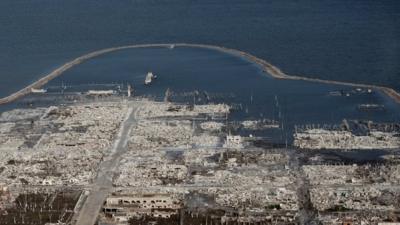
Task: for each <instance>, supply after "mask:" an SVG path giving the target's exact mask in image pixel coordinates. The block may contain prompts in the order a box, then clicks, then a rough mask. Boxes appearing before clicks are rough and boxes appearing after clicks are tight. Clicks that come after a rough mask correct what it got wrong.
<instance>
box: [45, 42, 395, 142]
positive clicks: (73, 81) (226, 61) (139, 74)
mask: <svg viewBox="0 0 400 225" xmlns="http://www.w3.org/2000/svg"><path fill="white" fill-rule="evenodd" d="M148 71H153V72H154V74H156V75H157V76H158V78H157V79H156V80H155V81H154V82H153V83H152V84H151V85H150V86H146V85H144V79H145V76H146V74H147V72H148ZM93 81H95V82H96V83H97V84H110V83H118V84H121V85H127V84H128V83H129V84H131V85H133V87H134V93H135V95H138V96H143V95H146V96H149V95H151V96H154V97H156V98H157V99H163V97H164V95H165V92H166V90H167V89H168V88H169V89H170V91H172V92H173V93H175V94H176V96H179V95H180V94H182V93H185V92H191V91H194V90H197V91H198V92H199V93H200V94H199V97H197V98H196V103H204V102H205V101H206V98H205V97H204V96H202V93H204V92H207V93H208V94H209V96H211V99H210V101H211V102H223V103H228V104H230V105H241V106H242V107H241V109H240V110H236V111H234V112H233V113H232V115H231V116H230V117H231V119H232V120H244V119H271V120H277V121H279V122H280V124H281V125H282V126H283V127H284V128H285V132H287V136H288V137H291V136H292V134H291V132H292V131H293V129H294V127H295V125H304V124H320V125H323V124H340V123H341V121H342V120H343V119H347V120H372V121H375V122H400V105H399V104H396V103H394V102H393V100H391V99H390V98H388V97H387V96H386V95H383V94H382V93H380V92H378V91H377V90H373V91H372V93H367V92H357V91H356V90H355V89H354V88H352V87H346V86H341V85H328V84H319V83H310V82H305V81H293V80H277V79H274V78H272V77H271V76H270V75H269V74H266V73H265V72H263V70H262V68H260V67H259V66H258V65H256V64H254V63H252V62H250V61H247V60H245V59H243V58H241V57H238V56H235V55H231V54H227V53H223V52H220V51H217V50H210V49H203V48H191V47H175V48H174V49H169V48H161V47H160V48H158V47H157V48H156V47H153V48H143V49H128V50H121V51H117V52H113V53H109V54H106V55H102V56H100V57H97V58H94V59H91V60H89V61H87V62H85V63H82V64H80V65H78V66H76V67H74V68H72V69H71V70H69V71H67V72H66V73H65V74H63V75H62V76H60V77H58V78H56V79H54V80H53V81H51V82H50V83H49V84H47V85H46V87H45V88H47V89H48V90H49V91H50V92H54V91H57V90H58V91H59V90H60V88H58V89H57V86H58V87H60V86H61V85H65V86H67V89H66V92H71V91H80V92H86V91H87V90H90V89H95V88H96V86H93V83H94V82H93ZM100 89H104V87H103V88H100ZM334 91H344V92H346V93H349V94H350V96H347V97H346V96H333V95H331V94H330V93H331V92H334ZM364 91H365V90H364ZM174 96H175V95H174ZM215 96H217V97H215ZM218 96H222V97H218ZM176 99H179V97H177V98H176ZM180 101H185V102H187V103H193V101H194V100H193V98H192V97H189V98H181V100H180ZM200 101H201V102H200ZM366 103H369V104H379V105H384V107H385V110H383V111H368V112H366V111H360V110H359V109H358V105H359V104H366ZM271 132H274V131H271ZM274 134H276V135H278V136H279V135H281V136H280V137H282V133H279V132H277V133H276V132H275V133H274ZM268 135H271V134H268ZM285 135H286V134H285Z"/></svg>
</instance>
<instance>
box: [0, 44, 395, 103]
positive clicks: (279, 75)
mask: <svg viewBox="0 0 400 225" xmlns="http://www.w3.org/2000/svg"><path fill="white" fill-rule="evenodd" d="M171 46H175V47H195V48H207V49H213V50H217V51H222V52H225V53H229V54H233V55H236V56H240V57H243V58H245V59H247V60H249V61H251V62H254V63H256V64H257V65H259V66H261V67H262V68H263V70H264V71H265V72H267V73H268V74H270V75H271V76H272V77H274V78H276V79H288V80H303V81H308V82H318V83H326V84H337V85H345V86H352V87H363V88H371V89H378V90H380V91H382V92H383V93H385V94H386V95H388V96H389V97H390V98H392V99H393V100H394V101H395V102H397V103H398V104H400V94H399V93H398V92H396V91H395V90H394V89H392V88H389V87H382V86H376V85H368V84H358V83H351V82H343V81H333V80H323V79H317V78H309V77H303V76H295V75H288V74H285V73H284V72H283V71H281V70H280V69H279V68H277V67H276V66H274V65H272V64H271V63H269V62H267V61H265V60H263V59H260V58H258V57H256V56H254V55H252V54H250V53H247V52H244V51H240V50H236V49H230V48H225V47H222V46H214V45H204V44H187V43H176V44H140V45H126V46H118V47H112V48H107V49H102V50H98V51H94V52H90V53H88V54H85V55H82V56H80V57H78V58H76V59H74V60H72V61H70V62H67V63H65V64H64V65H62V66H61V67H59V68H57V69H55V70H53V71H52V72H50V73H49V74H47V75H45V76H43V77H42V78H40V79H39V80H37V81H36V82H34V83H32V84H30V85H28V86H26V87H25V88H23V89H21V90H19V91H17V92H15V93H13V94H11V95H9V96H6V97H4V98H1V99H0V104H6V103H10V102H12V101H15V100H17V99H18V98H21V97H23V96H25V95H27V94H29V93H31V91H32V89H38V88H41V87H42V86H43V85H45V84H46V83H47V82H49V81H50V80H52V79H54V78H56V77H58V76H60V75H62V74H63V73H64V72H65V71H67V70H69V69H71V68H72V67H74V66H76V65H79V64H81V63H83V62H85V61H87V60H89V59H92V58H95V57H97V56H100V55H103V54H107V53H110V52H114V51H119V50H124V49H131V48H148V47H167V48H169V47H171Z"/></svg>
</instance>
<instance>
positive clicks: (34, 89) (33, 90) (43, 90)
mask: <svg viewBox="0 0 400 225" xmlns="http://www.w3.org/2000/svg"><path fill="white" fill-rule="evenodd" d="M31 92H32V93H46V92H47V90H46V89H36V88H31Z"/></svg>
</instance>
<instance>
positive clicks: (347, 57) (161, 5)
mask: <svg viewBox="0 0 400 225" xmlns="http://www.w3.org/2000/svg"><path fill="white" fill-rule="evenodd" d="M399 21H400V2H399V1H397V0H386V1H376V0H340V1H326V0H323V1H321V0H308V1H298V0H287V1H267V0H263V1H261V0H240V1H239V0H229V1H228V0H226V1H216V0H201V1H198V0H168V1H166V0H115V1H109V0H85V1H82V0H35V1H31V0H18V1H16V0H2V1H0V96H5V95H7V94H9V93H11V92H13V91H15V90H17V89H19V88H21V87H23V86H25V85H27V84H29V83H30V82H32V81H34V80H36V79H37V78H39V77H41V76H42V75H43V74H46V73H47V72H49V71H51V70H52V69H54V68H56V67H57V66H59V65H62V64H63V63H64V62H66V61H68V60H70V59H73V58H75V57H77V56H79V55H81V54H84V53H86V52H90V51H93V50H96V49H101V48H108V47H111V46H119V45H126V44H138V43H155V42H159V43H163V42H191V43H206V44H214V45H223V46H227V47H231V48H236V49H241V50H244V51H248V52H250V53H252V54H254V55H256V56H259V57H260V58H263V59H266V60H268V61H270V62H272V63H273V64H275V65H277V66H278V67H280V68H281V69H282V70H283V71H285V72H287V73H289V74H296V75H297V74H298V75H306V76H313V77H319V78H324V79H335V80H345V81H354V82H362V83H374V84H381V85H387V86H391V87H394V88H396V89H397V90H400V63H399V62H400V44H399V43H400V23H399ZM302 104H307V103H302ZM293 107H295V106H293Z"/></svg>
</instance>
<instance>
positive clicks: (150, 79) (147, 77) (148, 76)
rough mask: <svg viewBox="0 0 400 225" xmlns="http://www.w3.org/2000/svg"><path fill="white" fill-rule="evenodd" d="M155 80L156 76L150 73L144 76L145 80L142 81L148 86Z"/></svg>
mask: <svg viewBox="0 0 400 225" xmlns="http://www.w3.org/2000/svg"><path fill="white" fill-rule="evenodd" d="M156 78H157V76H156V75H154V74H153V73H152V72H148V73H147V75H146V79H145V80H144V84H145V85H149V84H151V82H153V80H154V79H156Z"/></svg>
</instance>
